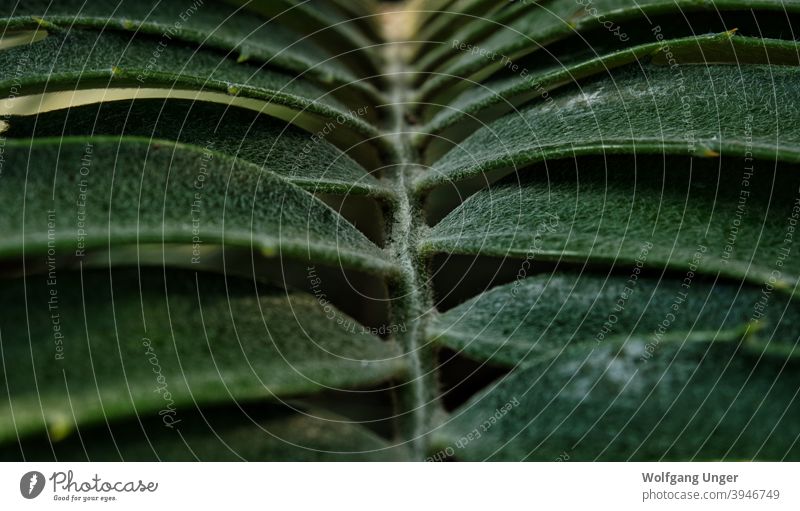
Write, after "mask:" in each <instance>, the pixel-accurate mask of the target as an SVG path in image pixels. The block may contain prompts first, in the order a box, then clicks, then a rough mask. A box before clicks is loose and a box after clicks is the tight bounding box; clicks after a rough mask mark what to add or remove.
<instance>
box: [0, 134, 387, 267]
mask: <svg viewBox="0 0 800 511" xmlns="http://www.w3.org/2000/svg"><path fill="white" fill-rule="evenodd" d="M4 156H5V166H4V169H3V175H2V178H1V179H2V180H3V187H2V188H0V194H2V201H3V203H4V204H5V207H6V208H7V210H6V214H5V215H3V217H2V218H1V219H0V233H2V237H0V257H2V258H6V259H8V258H12V257H20V256H23V255H26V256H32V255H43V254H47V253H48V250H49V249H50V248H52V247H51V245H54V246H55V249H56V250H57V251H58V252H59V253H61V254H75V253H81V254H82V253H84V252H85V251H88V250H91V249H93V248H113V247H119V246H125V245H129V246H130V245H134V246H135V245H140V244H148V243H158V244H164V243H181V244H187V245H191V246H192V247H195V248H200V247H201V246H203V245H215V244H224V245H225V246H229V247H241V248H246V249H254V250H257V251H261V252H262V253H264V254H266V255H272V256H280V257H286V258H292V259H297V260H301V261H316V262H319V263H323V264H331V265H334V266H339V265H341V266H343V267H346V268H353V269H359V270H364V271H367V272H370V273H375V274H381V275H387V274H388V275H393V274H395V273H396V271H397V270H396V266H395V265H394V264H393V263H392V262H391V261H389V259H388V258H387V256H386V255H385V254H384V252H383V251H382V250H381V249H380V248H378V247H377V246H375V245H374V244H373V243H372V242H370V241H369V240H368V239H367V238H366V237H365V236H364V235H363V234H361V232H359V231H358V230H356V229H355V228H354V227H353V226H352V225H351V224H349V223H348V222H347V221H346V220H344V219H343V218H342V217H341V216H339V215H338V214H337V213H336V212H334V211H333V210H331V209H330V208H329V207H328V206H326V205H324V204H323V203H322V202H320V201H319V200H318V199H316V198H314V197H313V196H312V195H311V194H309V193H307V192H305V191H303V190H301V189H299V188H297V187H296V186H294V185H292V184H291V183H289V182H287V181H286V180H284V179H283V178H280V177H278V176H276V175H274V174H272V173H270V172H263V171H262V169H261V168H260V167H258V166H256V165H253V164H250V163H246V162H244V161H242V160H235V159H233V158H230V157H227V156H225V155H223V154H220V153H215V152H214V145H213V142H212V143H210V144H208V145H207V146H206V147H205V148H200V147H196V146H188V145H183V144H175V143H172V142H162V141H151V140H149V139H136V138H121V139H120V138H117V137H92V138H88V137H80V138H70V137H64V138H62V139H35V140H33V141H26V140H20V141H8V142H7V143H6V147H5V154H4ZM52 238H54V239H52ZM187 257H189V256H188V255H187ZM187 262H188V261H187Z"/></svg>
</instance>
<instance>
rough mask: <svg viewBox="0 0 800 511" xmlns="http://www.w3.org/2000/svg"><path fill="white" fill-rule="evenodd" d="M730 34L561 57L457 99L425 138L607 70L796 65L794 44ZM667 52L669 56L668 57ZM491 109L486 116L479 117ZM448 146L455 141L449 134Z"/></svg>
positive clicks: (435, 120) (799, 48)
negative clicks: (654, 66)
mask: <svg viewBox="0 0 800 511" xmlns="http://www.w3.org/2000/svg"><path fill="white" fill-rule="evenodd" d="M731 35H732V34H730V33H722V34H709V35H703V36H699V37H687V38H682V39H675V40H669V41H664V42H657V43H648V44H642V45H638V46H635V47H633V48H630V49H625V50H620V51H615V52H612V53H610V54H607V55H602V56H600V57H596V56H595V55H596V54H595V52H596V51H598V49H597V48H593V49H592V50H591V51H590V53H591V55H590V56H589V55H587V52H586V51H581V52H577V53H576V54H575V55H574V56H569V57H564V56H560V57H559V58H558V59H557V62H554V63H553V64H552V65H547V66H543V67H542V68H540V69H536V70H535V71H534V72H533V73H527V72H526V74H525V76H521V75H519V74H515V75H512V76H511V77H508V78H501V79H497V80H493V81H490V82H488V83H486V84H483V85H479V86H478V85H476V86H475V87H472V88H470V89H468V90H466V91H464V93H463V94H461V95H460V96H459V97H457V98H456V99H455V100H453V101H452V102H451V103H450V104H449V105H448V106H447V108H445V109H442V110H441V111H440V112H439V113H437V114H436V115H435V116H434V117H433V119H431V121H430V122H429V123H428V124H427V125H426V127H425V131H426V132H427V133H431V134H435V133H439V132H441V131H442V130H444V129H446V128H449V127H455V128H456V129H457V130H458V132H459V133H462V132H463V133H470V131H469V128H470V127H472V126H473V125H474V123H473V122H471V119H472V118H477V119H478V120H479V121H481V122H488V121H490V120H493V119H495V118H497V117H499V116H500V115H501V114H503V113H507V112H508V111H511V110H512V109H514V108H515V106H519V105H521V104H523V103H525V102H527V101H530V100H532V99H533V100H536V101H539V102H541V101H546V100H547V98H548V97H549V95H550V92H551V91H553V90H554V89H556V88H558V87H562V86H566V85H570V84H573V83H576V82H577V81H578V80H581V79H584V78H587V77H590V76H592V75H600V74H605V73H607V71H608V70H609V69H614V68H617V67H621V66H624V65H626V64H630V63H633V62H637V61H641V62H643V63H644V62H652V63H654V64H660V65H671V64H670V59H674V62H675V63H679V64H684V65H685V64H692V63H696V64H704V65H706V64H717V63H721V62H725V63H731V64H739V65H742V64H757V63H763V62H764V61H768V62H770V63H771V64H773V65H798V63H800V61H799V60H798V52H799V51H800V46H798V45H797V44H796V43H794V42H788V41H781V40H777V39H759V38H754V37H731ZM668 53H669V56H668ZM487 110H488V113H487V114H488V115H481V113H482V112H484V111H487ZM447 139H448V141H450V140H453V135H452V133H451V132H448V134H447Z"/></svg>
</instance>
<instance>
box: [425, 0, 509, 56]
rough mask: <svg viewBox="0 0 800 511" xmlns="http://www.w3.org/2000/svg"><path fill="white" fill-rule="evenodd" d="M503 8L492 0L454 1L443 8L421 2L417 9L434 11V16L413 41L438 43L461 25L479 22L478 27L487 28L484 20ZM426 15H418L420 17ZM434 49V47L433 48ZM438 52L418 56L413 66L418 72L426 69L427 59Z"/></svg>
mask: <svg viewBox="0 0 800 511" xmlns="http://www.w3.org/2000/svg"><path fill="white" fill-rule="evenodd" d="M504 7H505V5H504V4H503V3H499V2H493V1H492V0H456V1H455V2H452V3H451V4H450V5H446V6H443V7H432V6H430V2H423V3H422V4H421V5H420V6H419V8H420V9H429V10H434V9H435V10H436V11H437V12H436V15H435V16H433V17H432V19H431V20H430V22H428V23H425V24H423V25H422V26H421V27H420V29H419V31H418V33H417V34H416V36H415V39H416V40H418V41H438V40H440V39H443V38H445V37H447V35H448V33H451V34H452V32H453V30H454V29H457V28H459V27H461V26H463V25H466V24H469V23H475V22H476V21H478V20H480V21H482V23H479V25H480V26H483V27H487V26H489V27H490V26H491V24H489V23H486V22H485V20H484V18H485V17H487V16H490V15H492V14H493V13H495V12H496V11H498V10H502V9H503V8H504ZM425 14H426V13H420V16H422V15H425ZM423 48H426V49H427V46H423V45H417V46H416V47H415V48H414V49H415V50H419V49H423ZM434 48H435V47H434ZM437 53H438V52H437V50H435V49H431V50H428V51H426V52H425V53H423V54H421V55H420V58H419V59H417V60H416V61H415V66H416V68H417V69H419V70H423V69H427V68H428V67H429V64H427V61H428V59H429V58H430V56H431V55H436V54H437Z"/></svg>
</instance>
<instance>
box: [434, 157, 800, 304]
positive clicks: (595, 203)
mask: <svg viewBox="0 0 800 511" xmlns="http://www.w3.org/2000/svg"><path fill="white" fill-rule="evenodd" d="M701 162H702V163H701ZM751 165H753V166H752V168H751ZM797 176H798V174H797V167H796V166H787V167H786V168H780V169H778V170H777V171H776V170H774V163H767V162H763V163H762V162H757V163H753V162H752V161H744V160H736V159H733V160H730V161H729V160H724V161H721V162H720V161H716V160H700V161H698V160H692V159H668V160H665V161H659V160H656V159H647V158H644V159H637V160H634V159H633V158H617V159H609V160H608V161H607V163H605V164H604V163H603V161H602V160H596V159H591V160H578V161H575V162H573V161H568V162H567V161H565V162H562V163H561V165H549V166H548V168H547V169H539V171H537V172H536V175H535V176H532V177H531V179H530V180H528V181H523V182H522V183H507V184H503V185H500V186H496V187H492V188H490V189H488V190H483V191H480V192H478V193H477V194H475V195H473V196H472V197H470V198H469V199H468V200H466V201H465V202H464V203H463V204H462V205H461V206H459V207H458V208H457V209H456V210H455V211H453V212H452V213H450V214H449V215H448V216H447V217H446V218H445V219H443V220H442V221H441V222H439V223H438V224H437V225H436V226H435V227H434V228H433V229H432V230H431V233H430V236H429V238H428V239H427V240H424V241H423V242H422V246H421V249H422V251H423V252H425V253H430V252H445V253H459V254H482V255H492V256H499V257H511V258H524V259H526V260H527V261H528V265H535V264H536V262H538V261H564V262H577V263H586V264H589V265H602V266H606V267H607V266H609V265H614V266H615V267H616V268H617V269H618V270H619V271H621V272H623V273H627V272H628V268H629V267H630V265H631V264H633V263H634V262H635V260H636V259H637V258H638V257H639V255H640V254H641V252H642V248H643V247H644V246H645V245H646V244H652V245H653V246H652V248H651V249H649V250H648V255H647V266H648V267H650V268H657V269H662V268H669V269H670V270H673V271H674V272H675V275H677V276H678V277H679V278H681V277H680V276H681V275H684V274H685V273H686V272H688V271H689V266H690V265H693V266H696V271H697V272H699V273H706V274H710V275H715V274H720V275H722V276H726V277H730V278H734V279H737V280H741V279H743V278H744V279H747V280H750V281H753V282H755V283H757V284H761V283H762V282H765V281H767V280H770V281H771V282H772V284H773V285H774V286H775V287H776V288H777V289H779V290H781V291H785V292H788V293H793V292H794V291H793V290H794V286H795V285H796V283H797V282H798V278H800V261H798V259H797V258H795V257H792V256H791V254H793V253H794V251H795V250H796V242H795V241H796V240H795V230H796V223H797V221H798V218H800V197H799V196H798V177H797Z"/></svg>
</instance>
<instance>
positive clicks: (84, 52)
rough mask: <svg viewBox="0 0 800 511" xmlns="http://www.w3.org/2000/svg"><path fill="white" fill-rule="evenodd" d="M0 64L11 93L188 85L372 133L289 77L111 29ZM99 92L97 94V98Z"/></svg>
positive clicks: (11, 54) (61, 35)
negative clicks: (144, 40)
mask: <svg viewBox="0 0 800 511" xmlns="http://www.w3.org/2000/svg"><path fill="white" fill-rule="evenodd" d="M157 49H158V51H157V52H156V53H157V57H154V51H155V50H157ZM0 69H2V70H6V72H5V74H4V77H3V79H2V80H0V89H2V90H4V91H13V92H14V94H13V95H14V96H20V95H24V94H34V93H40V92H53V91H59V90H68V91H72V90H79V89H88V88H96V87H100V88H108V87H115V88H126V89H130V90H131V93H130V96H131V97H136V96H137V95H138V92H137V89H139V88H148V87H150V88H153V87H155V88H163V89H165V90H164V94H165V96H168V95H170V94H174V93H175V92H176V91H175V90H186V89H188V90H191V91H197V98H198V99H203V96H201V95H200V92H205V93H219V94H221V95H222V98H214V99H215V100H216V101H218V102H221V101H223V99H224V100H225V101H233V100H234V99H238V98H242V99H253V100H257V101H256V105H257V106H255V105H254V106H250V108H251V109H257V110H259V111H263V112H267V113H270V114H272V115H276V116H279V117H282V118H285V119H287V120H291V121H293V122H294V121H297V122H298V123H300V121H301V119H299V117H300V114H302V113H307V114H315V115H318V116H322V117H325V118H328V119H337V122H338V125H339V126H340V127H341V128H342V129H348V128H349V129H351V130H354V131H356V132H358V133H361V134H363V135H368V136H371V135H375V134H376V133H377V130H376V129H375V128H374V127H373V126H371V125H370V124H369V123H367V122H366V121H365V120H364V119H362V118H361V117H359V116H357V115H354V114H351V113H350V109H349V108H347V107H345V106H344V105H343V104H342V103H341V102H339V101H338V100H337V99H335V98H333V97H332V96H331V95H330V94H328V93H327V92H325V91H324V90H322V89H320V88H319V87H317V86H315V85H312V84H309V83H307V82H305V81H303V80H298V79H297V78H295V77H292V76H290V75H286V74H282V73H278V72H275V71H272V70H269V69H266V68H259V67H256V66H250V65H246V64H237V63H235V62H233V61H230V60H226V59H224V58H221V57H220V56H219V55H215V54H213V53H208V52H203V51H199V52H198V51H195V50H194V49H191V48H188V47H185V46H181V45H179V44H171V45H167V46H164V47H161V46H158V43H154V42H152V41H146V42H143V41H140V40H138V39H131V38H130V37H128V36H126V35H124V34H118V33H113V32H103V33H100V34H98V33H95V32H88V31H76V30H73V31H69V32H58V33H56V34H51V35H50V36H48V37H47V38H45V39H44V40H42V41H39V42H37V43H34V44H33V45H31V46H19V47H15V48H11V49H9V50H5V51H2V52H0ZM6 94H7V95H9V92H6ZM226 96H227V97H226ZM102 97H103V96H102V93H100V94H98V98H97V99H96V100H95V101H98V100H100V99H102ZM40 109H42V108H41V106H40ZM45 109H46V108H45ZM281 109H282V110H281Z"/></svg>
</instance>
